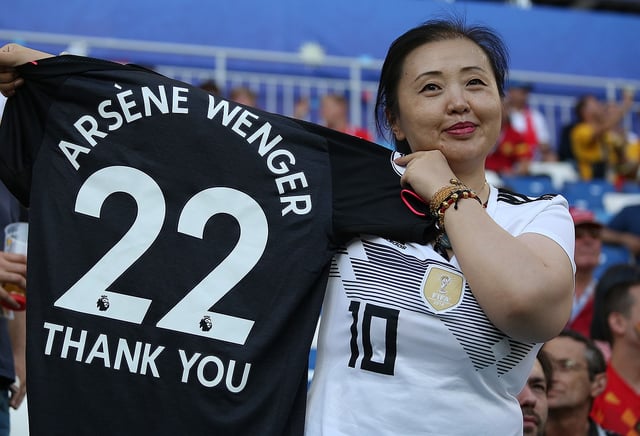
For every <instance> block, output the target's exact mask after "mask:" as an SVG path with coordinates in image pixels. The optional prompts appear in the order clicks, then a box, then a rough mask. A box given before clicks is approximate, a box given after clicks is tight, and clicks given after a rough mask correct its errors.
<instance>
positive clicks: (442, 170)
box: [395, 150, 456, 202]
mask: <svg viewBox="0 0 640 436" xmlns="http://www.w3.org/2000/svg"><path fill="white" fill-rule="evenodd" d="M395 163H396V164H398V165H402V166H404V167H405V171H404V174H403V176H402V178H401V179H400V183H402V186H404V187H411V189H412V190H413V191H414V192H415V193H416V194H418V195H419V196H420V197H421V198H422V199H423V200H424V201H426V202H429V201H431V198H432V197H433V194H435V193H436V191H437V190H438V189H440V188H442V187H443V186H446V185H450V184H451V183H450V180H451V179H452V178H454V177H456V175H455V174H454V173H453V171H452V170H451V168H450V167H449V163H448V162H447V159H446V158H445V157H444V154H442V153H441V152H440V151H439V150H429V151H417V152H415V153H411V154H408V155H406V156H402V157H399V158H397V159H396V160H395Z"/></svg>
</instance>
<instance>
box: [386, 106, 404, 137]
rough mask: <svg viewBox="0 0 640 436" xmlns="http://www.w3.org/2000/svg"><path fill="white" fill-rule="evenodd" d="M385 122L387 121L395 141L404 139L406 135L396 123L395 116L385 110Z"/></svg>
mask: <svg viewBox="0 0 640 436" xmlns="http://www.w3.org/2000/svg"><path fill="white" fill-rule="evenodd" d="M386 117H387V123H389V127H390V128H391V132H392V133H393V137H394V138H395V139H396V141H404V140H405V139H406V136H405V135H404V132H403V131H402V129H401V128H400V126H399V125H398V122H397V119H396V117H395V116H394V115H393V114H392V113H391V112H390V111H389V110H387V111H386Z"/></svg>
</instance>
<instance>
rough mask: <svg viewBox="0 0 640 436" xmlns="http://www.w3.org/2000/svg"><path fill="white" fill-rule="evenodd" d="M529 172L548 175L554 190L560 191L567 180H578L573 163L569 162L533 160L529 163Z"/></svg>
mask: <svg viewBox="0 0 640 436" xmlns="http://www.w3.org/2000/svg"><path fill="white" fill-rule="evenodd" d="M529 173H531V174H533V175H542V174H545V175H548V176H549V177H551V182H552V183H553V187H554V189H555V192H560V191H561V190H562V188H563V187H564V185H565V183H567V182H576V181H578V180H580V176H579V175H578V171H577V170H576V168H575V165H574V164H573V163H571V162H540V161H534V162H531V164H529Z"/></svg>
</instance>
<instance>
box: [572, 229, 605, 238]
mask: <svg viewBox="0 0 640 436" xmlns="http://www.w3.org/2000/svg"><path fill="white" fill-rule="evenodd" d="M587 236H589V237H590V238H592V239H600V237H601V236H602V228H601V227H595V226H578V227H576V239H581V238H586V237H587Z"/></svg>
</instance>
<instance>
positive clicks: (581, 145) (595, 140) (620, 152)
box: [571, 92, 633, 180]
mask: <svg viewBox="0 0 640 436" xmlns="http://www.w3.org/2000/svg"><path fill="white" fill-rule="evenodd" d="M632 104H633V93H632V92H625V93H624V94H623V100H622V102H621V103H620V104H619V105H614V104H612V105H609V106H606V105H605V104H604V103H602V102H601V101H600V100H598V99H597V98H596V97H595V96H594V95H590V94H589V95H585V96H583V97H581V98H580V99H579V100H578V103H577V104H576V115H577V116H578V120H579V121H578V123H577V124H576V125H575V126H574V127H573V129H572V131H571V149H572V151H573V154H574V156H575V159H576V162H577V165H578V171H579V173H580V178H581V179H583V180H592V179H604V178H606V177H607V170H608V169H609V168H610V165H617V164H619V163H621V161H622V160H623V159H624V154H625V150H624V148H625V146H626V140H625V139H624V138H623V137H621V136H620V135H619V134H618V132H617V131H616V127H617V126H618V125H619V123H620V121H621V120H622V118H623V117H624V115H625V114H626V113H627V112H628V111H629V109H630V108H631V105H632Z"/></svg>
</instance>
